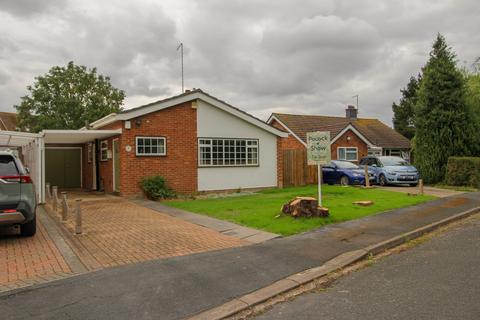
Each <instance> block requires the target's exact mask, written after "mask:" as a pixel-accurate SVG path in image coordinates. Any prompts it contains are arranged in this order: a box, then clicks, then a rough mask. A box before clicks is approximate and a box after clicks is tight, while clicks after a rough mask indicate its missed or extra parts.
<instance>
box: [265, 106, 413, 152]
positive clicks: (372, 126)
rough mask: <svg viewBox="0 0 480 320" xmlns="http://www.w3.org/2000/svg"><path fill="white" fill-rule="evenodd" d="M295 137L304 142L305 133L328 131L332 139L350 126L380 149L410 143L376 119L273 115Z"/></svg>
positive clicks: (401, 146)
mask: <svg viewBox="0 0 480 320" xmlns="http://www.w3.org/2000/svg"><path fill="white" fill-rule="evenodd" d="M272 116H274V117H275V118H277V119H278V120H280V121H281V122H282V123H283V124H285V125H286V126H287V127H288V128H289V129H290V130H291V131H292V132H293V133H295V135H297V136H298V137H299V138H300V139H302V140H303V141H304V142H306V136H307V132H312V131H330V136H331V138H332V139H333V138H334V137H336V136H337V135H338V134H339V133H340V132H341V131H342V130H343V129H344V128H345V127H346V126H348V125H349V124H351V125H352V126H353V127H354V128H355V129H356V130H358V131H359V132H360V134H362V135H363V136H364V137H365V138H366V139H367V140H368V141H370V143H371V144H373V145H375V146H378V147H382V148H402V149H403V148H410V141H409V140H408V139H407V138H405V137H404V136H402V135H401V134H400V133H398V132H396V131H395V130H393V129H392V128H390V127H389V126H387V125H386V124H384V123H383V122H381V121H380V120H378V119H361V118H358V119H356V120H353V119H348V118H345V117H330V116H315V115H297V114H285V113H273V114H272Z"/></svg>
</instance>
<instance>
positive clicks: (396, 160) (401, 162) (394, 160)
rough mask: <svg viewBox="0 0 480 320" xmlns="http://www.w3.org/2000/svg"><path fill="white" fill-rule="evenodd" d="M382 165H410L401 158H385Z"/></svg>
mask: <svg viewBox="0 0 480 320" xmlns="http://www.w3.org/2000/svg"><path fill="white" fill-rule="evenodd" d="M382 163H383V165H384V166H409V165H410V163H408V161H405V160H404V159H402V158H399V157H383V158H382Z"/></svg>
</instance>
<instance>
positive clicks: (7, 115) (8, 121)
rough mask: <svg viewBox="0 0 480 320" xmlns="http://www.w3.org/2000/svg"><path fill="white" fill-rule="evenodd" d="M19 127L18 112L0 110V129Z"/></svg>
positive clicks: (9, 129) (8, 129) (7, 129)
mask: <svg viewBox="0 0 480 320" xmlns="http://www.w3.org/2000/svg"><path fill="white" fill-rule="evenodd" d="M16 129H17V114H16V113H14V112H0V131H15V130H16Z"/></svg>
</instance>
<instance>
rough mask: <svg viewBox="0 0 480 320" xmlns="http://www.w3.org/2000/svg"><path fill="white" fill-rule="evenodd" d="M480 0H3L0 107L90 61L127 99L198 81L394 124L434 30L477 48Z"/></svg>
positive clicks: (256, 100) (276, 104)
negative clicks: (58, 68) (44, 79)
mask: <svg viewBox="0 0 480 320" xmlns="http://www.w3.org/2000/svg"><path fill="white" fill-rule="evenodd" d="M479 17H480V4H479V2H478V0H471V1H469V0H435V1H418V0H411V1H410V0H408V1H385V0H378V1H377V0H362V1H356V0H350V1H346V0H345V1H343V0H331V1H329V0H304V1H299V0H296V1H287V0H275V1H272V0H256V1H250V0H228V1H225V0H161V1H160V0H131V1H127V0H102V1H98V0H82V1H79V0H76V1H75V0H42V1H38V0H0V30H1V31H0V111H13V105H14V104H16V103H18V102H19V97H20V96H22V95H25V94H26V92H27V91H26V86H27V85H29V84H32V83H33V79H34V77H35V76H36V75H41V74H44V73H46V72H47V71H48V70H49V69H50V67H52V66H54V65H65V64H66V63H67V62H68V61H70V60H73V61H74V62H75V63H77V64H83V65H86V66H89V67H93V66H95V67H97V68H98V70H99V72H100V73H103V74H105V75H109V76H110V77H111V79H112V82H113V84H114V85H115V86H117V87H119V88H121V89H123V90H125V92H126V94H127V99H126V101H125V107H126V108H129V107H135V106H138V105H141V104H143V103H148V102H152V101H154V100H157V99H160V98H164V97H168V96H171V95H175V94H178V93H180V92H181V82H180V59H179V54H178V52H177V51H176V47H177V45H178V44H179V43H180V42H183V43H184V45H185V86H186V88H192V87H195V88H202V89H203V90H204V91H206V92H208V93H210V94H212V95H214V96H216V97H218V98H220V99H222V100H225V101H228V102H230V103H231V104H233V105H235V106H237V107H240V108H242V109H244V110H246V111H249V112H251V113H253V114H254V115H256V116H259V117H261V118H262V119H266V118H267V117H268V115H269V114H270V113H271V112H274V111H277V112H290V113H303V114H325V115H344V110H343V109H344V107H345V106H346V105H347V104H353V103H354V99H353V98H352V96H353V95H355V94H359V96H360V115H361V116H363V117H377V118H380V119H382V120H384V121H385V122H387V123H388V124H390V123H391V117H392V113H391V104H392V101H396V100H398V98H399V96H400V92H399V90H400V88H402V87H403V86H405V84H406V82H407V81H408V78H409V77H410V76H411V75H414V74H416V73H418V72H419V70H420V68H421V67H422V66H423V65H424V64H425V62H426V61H427V59H428V53H429V51H430V48H431V44H432V41H433V39H434V37H435V35H436V33H437V32H440V33H442V34H444V35H445V37H446V39H447V42H448V43H449V45H451V46H452V47H453V48H454V50H455V51H456V53H457V57H458V60H459V64H460V65H467V66H468V65H470V64H471V63H472V62H473V61H474V60H475V58H476V57H479V56H480V33H479V32H478V31H479V30H480V18H479Z"/></svg>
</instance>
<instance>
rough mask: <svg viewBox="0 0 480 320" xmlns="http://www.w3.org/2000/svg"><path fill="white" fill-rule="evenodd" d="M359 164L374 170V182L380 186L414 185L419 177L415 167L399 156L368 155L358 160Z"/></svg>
mask: <svg viewBox="0 0 480 320" xmlns="http://www.w3.org/2000/svg"><path fill="white" fill-rule="evenodd" d="M360 165H361V166H365V165H366V166H368V169H369V170H372V171H374V172H375V182H376V183H378V184H379V185H381V186H386V185H388V184H397V185H398V184H409V185H411V186H412V187H414V186H416V185H418V179H419V178H420V174H419V172H418V170H417V168H415V167H414V166H412V165H411V164H410V163H408V161H406V160H404V159H402V158H400V157H387V156H368V157H364V158H362V159H361V160H360Z"/></svg>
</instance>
